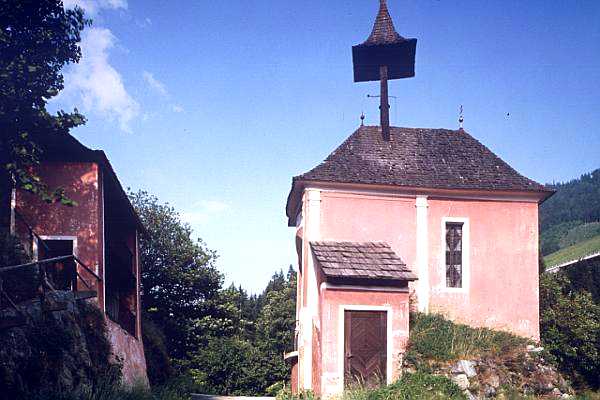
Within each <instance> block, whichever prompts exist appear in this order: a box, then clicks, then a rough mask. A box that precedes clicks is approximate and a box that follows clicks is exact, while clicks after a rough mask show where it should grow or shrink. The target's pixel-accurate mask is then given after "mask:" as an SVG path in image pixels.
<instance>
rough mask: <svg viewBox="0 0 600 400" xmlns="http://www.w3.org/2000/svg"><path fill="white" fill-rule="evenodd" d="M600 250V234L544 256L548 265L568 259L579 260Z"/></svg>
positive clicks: (558, 263)
mask: <svg viewBox="0 0 600 400" xmlns="http://www.w3.org/2000/svg"><path fill="white" fill-rule="evenodd" d="M599 252H600V235H598V236H596V237H594V238H592V239H589V240H585V241H582V242H580V243H577V244H574V245H572V246H569V247H565V248H562V249H560V250H558V251H557V252H554V253H552V254H549V255H547V256H546V257H544V262H545V263H546V265H547V266H548V267H552V266H554V265H560V264H562V263H564V262H567V261H573V260H579V259H582V258H584V257H585V256H588V255H591V254H596V253H599Z"/></svg>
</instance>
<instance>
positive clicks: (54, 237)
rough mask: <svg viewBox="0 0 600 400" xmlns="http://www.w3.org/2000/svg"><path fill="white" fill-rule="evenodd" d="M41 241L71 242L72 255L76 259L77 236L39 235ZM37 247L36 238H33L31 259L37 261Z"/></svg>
mask: <svg viewBox="0 0 600 400" xmlns="http://www.w3.org/2000/svg"><path fill="white" fill-rule="evenodd" d="M39 238H40V239H42V240H70V241H72V242H73V255H74V256H75V257H78V253H77V236H65V235H39ZM38 257H39V245H38V238H37V237H35V236H34V238H33V259H34V261H39V258H38Z"/></svg>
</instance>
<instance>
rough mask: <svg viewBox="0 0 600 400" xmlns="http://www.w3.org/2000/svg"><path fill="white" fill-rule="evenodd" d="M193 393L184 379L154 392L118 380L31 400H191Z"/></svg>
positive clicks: (45, 393) (39, 394)
mask: <svg viewBox="0 0 600 400" xmlns="http://www.w3.org/2000/svg"><path fill="white" fill-rule="evenodd" d="M191 392H192V386H191V384H190V382H187V381H186V380H185V379H182V378H179V379H176V380H172V381H169V382H168V383H167V384H165V385H162V386H157V387H153V388H152V390H150V389H148V388H147V387H145V386H143V385H135V386H133V387H125V386H122V385H121V384H120V383H119V381H117V380H114V379H106V380H105V381H103V383H102V384H101V385H99V386H98V387H97V388H95V390H93V391H89V390H84V391H78V392H62V391H58V392H57V391H47V392H42V393H38V394H36V395H33V396H32V397H30V398H29V400H191V394H190V393H191Z"/></svg>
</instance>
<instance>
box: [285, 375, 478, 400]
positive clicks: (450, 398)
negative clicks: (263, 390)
mask: <svg viewBox="0 0 600 400" xmlns="http://www.w3.org/2000/svg"><path fill="white" fill-rule="evenodd" d="M316 399H317V397H315V396H314V394H313V393H312V392H305V393H300V394H298V395H292V394H291V393H290V392H289V390H283V391H281V392H279V393H278V394H277V400H316ZM413 399H422V400H466V396H465V395H464V394H463V393H462V392H461V390H460V389H459V387H458V386H456V384H455V383H453V382H452V381H451V380H450V379H448V378H446V377H445V376H437V375H431V374H427V373H424V372H415V373H405V374H403V375H402V377H401V378H400V379H399V380H398V381H396V382H395V383H393V384H391V385H388V386H384V387H381V388H377V389H371V388H367V387H364V386H357V387H354V388H352V389H348V390H346V391H345V392H344V394H343V396H342V397H341V398H340V400H413Z"/></svg>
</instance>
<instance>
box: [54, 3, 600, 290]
mask: <svg viewBox="0 0 600 400" xmlns="http://www.w3.org/2000/svg"><path fill="white" fill-rule="evenodd" d="M65 4H67V5H69V6H71V5H73V4H79V5H80V6H82V7H83V8H84V9H85V10H86V11H87V12H88V14H89V15H90V16H91V17H92V18H93V20H94V24H93V26H92V27H91V28H88V29H86V32H85V34H84V40H83V44H82V47H83V58H82V60H81V63H80V64H79V65H76V66H72V67H68V68H66V69H65V84H66V88H65V90H64V92H63V93H61V95H60V96H59V97H58V98H57V99H56V100H54V101H53V103H52V105H51V107H52V108H54V109H57V108H63V109H65V110H69V109H71V108H72V107H74V106H76V107H78V108H79V109H80V111H82V112H83V113H84V114H85V115H86V116H87V118H88V123H87V125H85V126H84V127H80V128H77V129H75V130H74V132H73V133H74V135H75V136H76V137H78V138H79V139H80V140H81V141H82V142H83V143H85V144H87V145H88V146H90V147H93V148H100V149H103V150H105V151H106V152H107V154H108V156H109V158H110V159H111V161H112V163H113V165H114V167H115V169H116V171H117V173H118V175H119V177H120V179H121V181H122V183H123V185H124V186H129V187H131V188H133V189H145V190H147V191H149V192H151V193H153V194H155V195H157V196H158V197H159V198H160V199H161V200H162V201H164V202H169V203H170V204H172V205H173V206H175V207H176V208H177V209H178V210H179V211H180V212H181V214H182V216H183V218H184V219H185V220H186V221H188V222H189V223H190V224H191V225H192V226H193V228H194V232H195V234H196V235H198V236H199V237H201V238H202V239H203V240H204V241H205V242H206V244H207V246H208V247H209V248H212V249H215V250H216V251H217V252H218V254H219V259H218V266H219V268H220V270H221V271H222V272H223V273H224V274H225V276H226V282H227V283H230V282H232V281H233V282H235V283H236V284H241V285H242V286H243V287H245V288H247V289H248V290H250V291H253V292H256V291H259V290H262V288H263V287H264V285H265V284H266V282H267V281H268V279H269V277H270V276H271V274H272V273H273V272H274V271H275V270H276V269H280V268H287V266H288V265H289V264H291V263H294V260H295V256H294V247H293V240H292V238H293V231H292V229H291V228H287V224H286V219H285V211H284V208H285V201H286V196H287V193H288V191H289V189H290V185H291V177H292V176H293V175H297V174H299V173H301V172H304V171H306V170H308V169H310V168H312V167H313V166H315V165H316V164H318V163H319V162H320V161H321V160H322V159H324V158H325V157H326V156H327V155H328V154H329V153H330V152H331V151H332V150H333V149H334V148H335V147H336V146H337V145H338V144H340V143H341V142H342V141H343V140H344V139H345V138H346V137H347V136H348V135H349V134H351V133H352V132H353V130H354V129H355V128H356V127H357V126H358V125H359V122H360V120H359V116H360V114H361V112H363V111H364V113H365V114H366V122H367V123H369V124H377V122H378V103H377V100H375V99H368V98H367V97H366V95H367V94H376V93H377V91H378V85H377V83H375V82H374V83H361V84H354V83H353V82H352V62H351V46H352V45H354V44H358V43H360V42H362V41H364V40H365V39H366V38H367V36H368V35H369V33H370V30H371V27H372V23H373V20H374V17H375V15H376V13H377V9H378V1H377V0H360V1H357V0H354V1H350V0H336V1H322V0H304V1H291V0H288V1H273V0H271V1H267V0H262V1H260V0H256V1H250V0H238V1H235V0H230V1H204V0H196V1H191V0H190V1H141V0H66V1H65ZM388 5H389V9H390V12H391V14H392V17H393V18H394V21H395V24H396V28H397V30H398V31H399V33H400V34H402V35H403V36H406V37H416V38H418V40H419V42H418V45H417V62H416V77H415V78H413V79H406V80H400V81H392V82H390V94H391V95H394V96H397V100H396V101H394V100H392V102H391V105H392V110H391V118H392V124H394V125H396V126H411V127H433V128H435V127H443V128H456V127H457V124H458V123H457V118H458V109H459V106H460V104H463V105H464V110H465V111H464V114H465V128H466V129H467V131H468V132H470V133H471V134H472V135H474V136H475V137H476V138H477V139H479V140H480V141H482V142H483V143H484V144H486V145H487V146H488V147H490V148H491V149H492V150H493V151H494V152H496V153H497V154H498V155H499V156H500V157H502V158H503V159H504V160H505V161H507V162H508V163H509V164H511V165H512V166H513V167H515V168H516V169H517V170H518V171H519V172H521V173H523V174H524V175H526V176H528V177H530V178H533V179H535V180H538V181H541V182H551V181H562V180H568V179H571V178H574V177H577V176H579V175H580V174H582V173H584V172H588V171H591V170H593V169H595V168H598V167H600V163H599V160H600V23H598V21H600V2H598V1H583V0H582V1H577V2H574V1H562V2H561V1H478V0H474V1H444V0H410V1H409V0H388Z"/></svg>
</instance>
